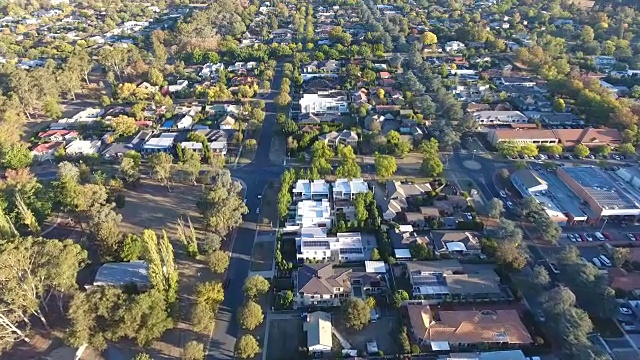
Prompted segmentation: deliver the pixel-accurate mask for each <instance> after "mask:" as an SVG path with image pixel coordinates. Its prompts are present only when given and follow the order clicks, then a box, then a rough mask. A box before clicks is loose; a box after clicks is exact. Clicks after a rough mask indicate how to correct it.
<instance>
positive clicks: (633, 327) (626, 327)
mask: <svg viewBox="0 0 640 360" xmlns="http://www.w3.org/2000/svg"><path fill="white" fill-rule="evenodd" d="M620 326H622V328H623V329H624V330H625V331H635V330H637V329H638V327H637V326H636V325H635V324H629V323H625V322H620Z"/></svg>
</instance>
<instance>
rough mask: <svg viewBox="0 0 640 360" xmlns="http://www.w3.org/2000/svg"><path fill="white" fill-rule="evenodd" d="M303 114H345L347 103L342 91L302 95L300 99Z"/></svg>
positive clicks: (347, 108)
mask: <svg viewBox="0 0 640 360" xmlns="http://www.w3.org/2000/svg"><path fill="white" fill-rule="evenodd" d="M300 108H301V112H302V113H303V114H306V113H314V114H322V113H346V112H349V101H348V99H347V96H346V94H345V93H344V92H342V91H335V90H334V91H319V92H318V93H317V94H303V95H302V98H301V99H300Z"/></svg>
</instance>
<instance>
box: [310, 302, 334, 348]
mask: <svg viewBox="0 0 640 360" xmlns="http://www.w3.org/2000/svg"><path fill="white" fill-rule="evenodd" d="M303 328H304V331H305V332H306V333H307V349H309V352H311V353H325V352H326V353H328V352H331V346H332V332H331V314H329V313H326V312H324V311H316V312H312V313H310V314H308V315H307V321H306V322H305V323H304V324H303Z"/></svg>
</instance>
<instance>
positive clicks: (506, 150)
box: [496, 141, 520, 158]
mask: <svg viewBox="0 0 640 360" xmlns="http://www.w3.org/2000/svg"><path fill="white" fill-rule="evenodd" d="M496 148H497V149H498V153H499V154H500V155H502V156H504V157H508V158H515V157H516V156H518V153H519V152H520V145H519V144H517V143H516V142H515V141H501V142H499V143H498V145H496Z"/></svg>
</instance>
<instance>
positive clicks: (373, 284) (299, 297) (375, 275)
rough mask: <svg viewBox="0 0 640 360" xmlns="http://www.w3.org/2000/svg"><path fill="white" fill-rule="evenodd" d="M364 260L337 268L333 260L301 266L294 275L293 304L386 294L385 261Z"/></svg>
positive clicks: (324, 303)
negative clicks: (356, 265) (361, 264)
mask: <svg viewBox="0 0 640 360" xmlns="http://www.w3.org/2000/svg"><path fill="white" fill-rule="evenodd" d="M364 263H365V266H364V268H362V267H355V268H351V267H349V268H346V267H340V268H338V267H334V266H333V264H331V263H323V264H304V265H302V266H300V267H299V268H298V271H297V273H296V275H295V276H294V288H295V289H296V296H295V298H294V307H295V308H300V307H308V306H340V304H341V299H344V298H348V297H352V296H353V297H357V298H361V299H365V298H366V297H367V296H368V295H371V294H384V293H385V292H386V291H387V289H388V286H387V278H386V272H387V268H386V265H385V263H384V262H382V261H365V262H364Z"/></svg>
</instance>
